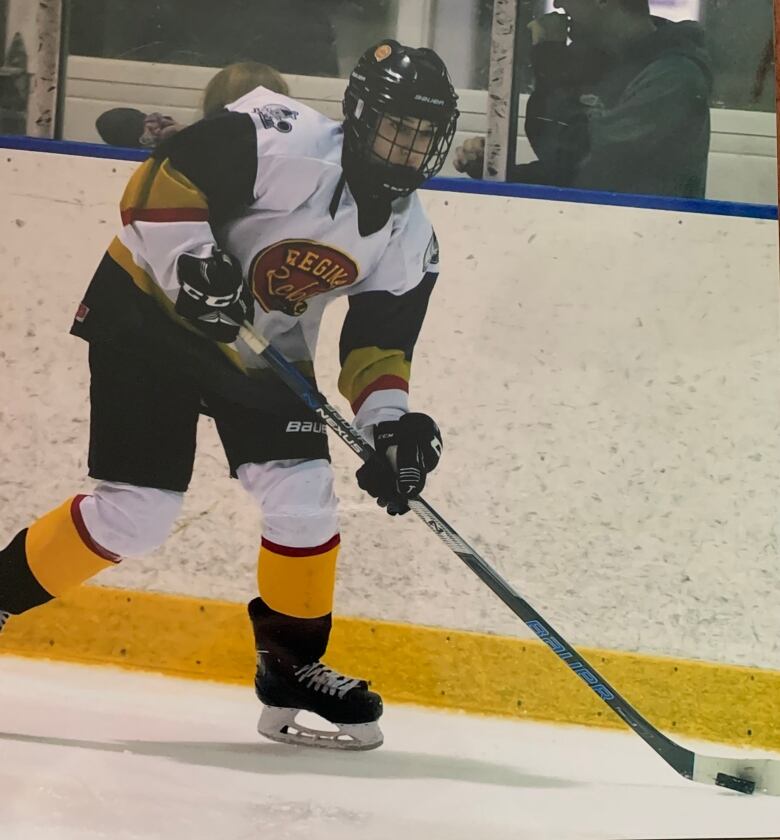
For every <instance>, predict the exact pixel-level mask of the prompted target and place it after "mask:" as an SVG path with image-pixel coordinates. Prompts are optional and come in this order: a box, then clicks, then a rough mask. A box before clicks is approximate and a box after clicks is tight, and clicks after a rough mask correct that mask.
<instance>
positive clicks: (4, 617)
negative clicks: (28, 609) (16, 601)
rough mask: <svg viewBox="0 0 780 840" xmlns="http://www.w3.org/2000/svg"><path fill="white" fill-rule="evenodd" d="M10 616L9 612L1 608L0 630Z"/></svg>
mask: <svg viewBox="0 0 780 840" xmlns="http://www.w3.org/2000/svg"><path fill="white" fill-rule="evenodd" d="M10 617H11V613H7V612H3V611H2V610H0V630H2V629H3V627H5V623H6V621H8V619H9V618H10Z"/></svg>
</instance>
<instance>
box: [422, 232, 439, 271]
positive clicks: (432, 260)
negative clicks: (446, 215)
mask: <svg viewBox="0 0 780 840" xmlns="http://www.w3.org/2000/svg"><path fill="white" fill-rule="evenodd" d="M438 264H439V240H438V239H437V238H436V234H435V233H431V241H430V242H429V243H428V247H427V248H426V249H425V256H424V257H423V271H427V270H428V269H429V268H430V267H431V266H432V265H438Z"/></svg>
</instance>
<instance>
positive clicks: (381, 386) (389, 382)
mask: <svg viewBox="0 0 780 840" xmlns="http://www.w3.org/2000/svg"><path fill="white" fill-rule="evenodd" d="M389 390H397V391H406V392H407V393H409V383H408V382H407V381H406V380H405V379H404V378H403V377H402V376H394V375H393V374H389V373H388V374H385V375H384V376H380V377H379V378H378V379H375V380H374V381H373V382H372V383H371V384H370V385H368V386H367V387H366V388H364V389H363V390H362V391H361V392H360V394H359V396H358V397H357V399H356V400H355V401H354V402H353V403H352V411H353V412H354V413H355V414H357V413H358V411H359V410H360V406H361V405H363V403H364V402H365V401H366V400H367V399H368V397H369V396H371V394H373V393H374V391H389Z"/></svg>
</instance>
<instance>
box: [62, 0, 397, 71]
mask: <svg viewBox="0 0 780 840" xmlns="http://www.w3.org/2000/svg"><path fill="white" fill-rule="evenodd" d="M394 10H395V0H349V2H339V1H338V0H221V2H220V3H219V4H218V6H217V4H215V3H214V2H213V0H134V2H132V3H130V2H127V0H72V12H71V41H70V52H71V53H72V54H75V55H85V56H95V57H101V58H115V59H129V60H134V61H154V62H163V63H166V64H183V65H196V66H201V67H223V66H225V65H227V64H232V63H235V62H238V61H258V62H262V63H264V64H270V65H271V66H273V67H275V68H276V69H277V70H279V71H280V72H282V73H293V74H300V75H311V76H345V75H346V74H347V71H348V68H350V67H351V66H352V65H353V64H354V61H355V60H356V58H357V55H358V53H359V50H360V48H361V47H362V46H363V45H365V44H366V43H371V42H372V41H375V40H378V39H379V38H381V37H382V36H383V35H385V34H386V24H387V22H388V19H392V18H393V17H394ZM356 36H359V37H356ZM356 41H357V43H356Z"/></svg>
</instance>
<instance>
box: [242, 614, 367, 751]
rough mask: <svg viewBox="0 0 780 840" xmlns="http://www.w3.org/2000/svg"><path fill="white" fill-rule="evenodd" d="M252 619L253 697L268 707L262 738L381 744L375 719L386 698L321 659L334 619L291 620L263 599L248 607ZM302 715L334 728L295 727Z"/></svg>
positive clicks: (337, 745)
mask: <svg viewBox="0 0 780 840" xmlns="http://www.w3.org/2000/svg"><path fill="white" fill-rule="evenodd" d="M249 615H250V618H251V620H252V627H253V629H254V631H255V647H256V650H257V674H256V676H255V693H256V694H257V697H258V699H259V700H260V702H261V703H262V704H263V707H264V708H263V711H262V713H261V715H260V720H259V721H258V724H257V731H258V732H259V733H260V734H261V735H264V736H265V737H266V738H269V739H271V740H272V741H281V742H282V743H286V744H301V745H304V746H313V747H327V748H330V749H341V750H371V749H374V748H376V747H379V746H381V744H382V741H383V737H382V731H381V729H380V728H379V724H378V723H377V721H378V720H379V718H380V717H381V715H382V698H381V697H380V696H379V695H378V694H377V693H376V692H374V691H370V690H369V688H368V683H367V682H366V681H365V680H359V679H354V678H352V677H347V676H344V675H343V674H339V673H338V672H337V671H334V670H333V669H331V668H328V667H327V665H324V664H323V663H322V662H320V661H319V657H320V656H321V655H322V654H323V653H324V649H325V646H326V645H327V637H328V635H329V632H330V616H326V617H324V618H322V619H296V618H292V617H291V616H285V615H282V614H281V613H277V612H275V611H274V610H271V609H270V608H269V607H268V606H266V604H264V603H263V601H262V600H261V599H260V598H256V599H255V600H254V601H252V602H251V603H250V605H249ZM282 639H284V643H285V644H284V647H282V645H281V644H280V641H281V640H282ZM293 651H294V653H293ZM302 711H306V712H313V713H314V714H316V715H319V716H320V717H322V718H324V719H325V720H327V721H328V722H329V723H330V724H332V725H333V726H334V727H335V729H332V730H321V729H312V728H311V727H308V726H305V725H304V724H301V723H297V722H296V720H295V718H296V716H297V715H298V713H299V712H302Z"/></svg>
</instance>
